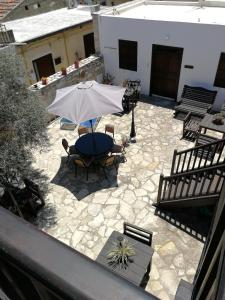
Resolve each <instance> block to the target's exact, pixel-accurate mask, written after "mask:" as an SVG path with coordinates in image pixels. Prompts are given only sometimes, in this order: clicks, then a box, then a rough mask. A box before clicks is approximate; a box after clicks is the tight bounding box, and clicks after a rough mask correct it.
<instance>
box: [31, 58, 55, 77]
mask: <svg viewBox="0 0 225 300" xmlns="http://www.w3.org/2000/svg"><path fill="white" fill-rule="evenodd" d="M47 55H51V58H52V60H51V62H52V66H53V69H54V71H55V64H54V61H53V56H52V53H47V54H45V55H42V56H40V57H38V58H35V59H33V60H32V64H33V68H34V72H35V76H36V79H37V81H39V80H41V78H40V76H39V72H38V67H37V63H36V61H37V60H38V59H40V58H42V57H44V56H47ZM54 73H55V72H54ZM54 73H53V74H54Z"/></svg>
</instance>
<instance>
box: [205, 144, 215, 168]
mask: <svg viewBox="0 0 225 300" xmlns="http://www.w3.org/2000/svg"><path fill="white" fill-rule="evenodd" d="M211 148H213V147H211V146H208V147H206V149H205V152H206V157H205V163H204V167H206V166H207V163H208V165H212V163H213V159H212V160H211V161H210V163H209V161H208V158H209V155H210V152H211V151H212V150H211Z"/></svg>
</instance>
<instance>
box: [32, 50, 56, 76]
mask: <svg viewBox="0 0 225 300" xmlns="http://www.w3.org/2000/svg"><path fill="white" fill-rule="evenodd" d="M33 66H34V70H35V74H36V77H37V80H40V79H41V77H48V76H50V75H52V74H54V73H55V67H54V64H53V59H52V55H51V54H47V55H44V56H42V57H39V58H38V59H35V60H33Z"/></svg>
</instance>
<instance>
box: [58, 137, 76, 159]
mask: <svg viewBox="0 0 225 300" xmlns="http://www.w3.org/2000/svg"><path fill="white" fill-rule="evenodd" d="M62 146H63V148H64V149H65V151H66V153H67V155H68V157H67V161H66V162H68V160H69V158H70V155H74V154H77V151H76V149H75V147H74V145H72V146H69V143H68V141H67V140H66V139H62Z"/></svg>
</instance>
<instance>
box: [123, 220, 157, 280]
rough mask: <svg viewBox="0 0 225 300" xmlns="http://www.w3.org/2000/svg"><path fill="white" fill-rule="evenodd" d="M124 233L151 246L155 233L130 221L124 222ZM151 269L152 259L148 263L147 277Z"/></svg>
mask: <svg viewBox="0 0 225 300" xmlns="http://www.w3.org/2000/svg"><path fill="white" fill-rule="evenodd" d="M123 234H124V235H126V236H128V237H131V238H133V239H135V240H137V241H139V242H141V243H143V244H145V245H147V246H149V247H151V245H152V235H153V233H152V232H151V231H149V230H147V229H143V228H140V227H138V226H135V225H132V224H130V223H128V222H124V223H123ZM150 270H151V261H150V262H149V264H148V267H147V270H146V274H145V279H146V278H147V277H148V276H149V272H150Z"/></svg>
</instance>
